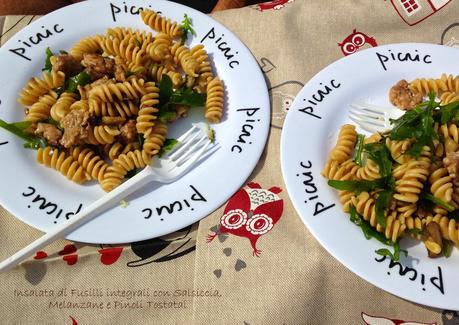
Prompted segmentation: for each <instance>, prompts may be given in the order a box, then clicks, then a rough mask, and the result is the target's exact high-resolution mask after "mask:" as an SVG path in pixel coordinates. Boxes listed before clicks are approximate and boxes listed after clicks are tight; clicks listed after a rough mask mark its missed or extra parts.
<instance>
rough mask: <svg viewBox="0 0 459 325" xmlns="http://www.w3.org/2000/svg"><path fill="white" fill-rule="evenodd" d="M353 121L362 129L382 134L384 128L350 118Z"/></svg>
mask: <svg viewBox="0 0 459 325" xmlns="http://www.w3.org/2000/svg"><path fill="white" fill-rule="evenodd" d="M349 118H350V119H351V120H353V121H354V122H355V123H357V124H358V125H359V126H360V127H361V128H362V129H364V130H367V131H369V132H374V133H375V132H382V131H384V130H383V127H384V126H376V125H374V124H370V123H366V122H365V121H362V120H358V119H355V118H354V117H353V116H349Z"/></svg>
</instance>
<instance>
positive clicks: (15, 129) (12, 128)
mask: <svg viewBox="0 0 459 325" xmlns="http://www.w3.org/2000/svg"><path fill="white" fill-rule="evenodd" d="M31 124H32V123H31V122H29V121H22V122H16V123H8V122H5V121H4V120H1V119H0V127H1V128H4V129H5V130H7V131H9V132H11V133H13V134H14V135H16V136H18V137H19V138H21V139H22V140H24V148H28V149H38V148H44V147H46V146H47V145H48V144H47V142H46V140H45V139H44V138H41V137H37V136H35V135H32V134H29V133H27V132H25V130H26V129H27V128H28V127H30V125H31Z"/></svg>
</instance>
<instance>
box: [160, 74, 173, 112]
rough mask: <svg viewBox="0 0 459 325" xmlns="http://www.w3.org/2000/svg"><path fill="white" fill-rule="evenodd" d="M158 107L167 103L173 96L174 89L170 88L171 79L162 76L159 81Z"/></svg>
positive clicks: (165, 75)
mask: <svg viewBox="0 0 459 325" xmlns="http://www.w3.org/2000/svg"><path fill="white" fill-rule="evenodd" d="M158 88H159V103H160V104H159V105H160V106H164V105H166V104H167V103H168V102H169V99H170V98H171V96H172V95H173V94H174V89H173V88H172V79H171V78H170V77H169V76H168V75H167V74H164V75H163V76H162V78H161V80H160V81H159V85H158Z"/></svg>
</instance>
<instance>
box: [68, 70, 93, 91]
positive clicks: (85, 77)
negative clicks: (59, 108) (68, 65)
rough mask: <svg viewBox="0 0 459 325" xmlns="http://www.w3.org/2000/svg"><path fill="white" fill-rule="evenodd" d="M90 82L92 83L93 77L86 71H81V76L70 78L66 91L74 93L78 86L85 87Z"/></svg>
mask: <svg viewBox="0 0 459 325" xmlns="http://www.w3.org/2000/svg"><path fill="white" fill-rule="evenodd" d="M89 82H91V76H90V75H89V74H88V73H87V72H86V71H81V72H80V73H79V74H77V75H75V76H73V77H71V78H69V81H68V84H67V88H66V89H65V91H66V92H68V93H74V92H75V91H76V90H77V87H78V86H84V85H86V84H88V83H89Z"/></svg>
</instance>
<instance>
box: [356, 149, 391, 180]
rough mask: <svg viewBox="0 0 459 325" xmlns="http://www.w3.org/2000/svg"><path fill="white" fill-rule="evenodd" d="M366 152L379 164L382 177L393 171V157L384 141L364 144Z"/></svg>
mask: <svg viewBox="0 0 459 325" xmlns="http://www.w3.org/2000/svg"><path fill="white" fill-rule="evenodd" d="M363 149H364V151H365V153H366V154H367V155H368V157H369V158H370V159H371V160H373V161H374V162H375V163H376V164H377V165H378V166H379V173H380V174H381V177H387V176H390V175H391V172H392V159H391V155H390V152H389V149H388V148H387V147H386V145H385V144H384V143H369V144H366V145H364V146H363Z"/></svg>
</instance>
